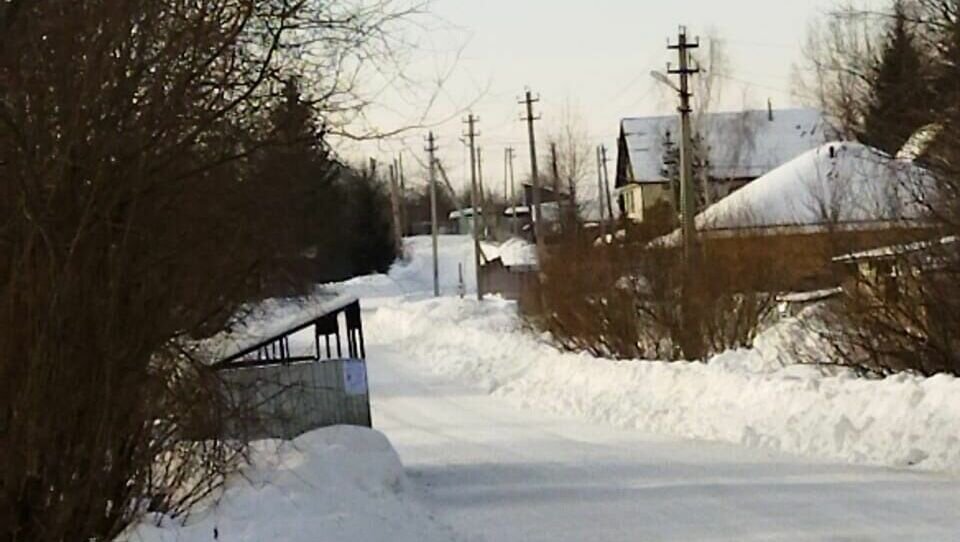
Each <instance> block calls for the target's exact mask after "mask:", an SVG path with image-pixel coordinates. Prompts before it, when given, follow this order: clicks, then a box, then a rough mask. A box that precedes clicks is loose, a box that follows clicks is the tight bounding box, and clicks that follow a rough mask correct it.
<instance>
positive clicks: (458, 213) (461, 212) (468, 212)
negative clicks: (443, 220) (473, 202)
mask: <svg viewBox="0 0 960 542" xmlns="http://www.w3.org/2000/svg"><path fill="white" fill-rule="evenodd" d="M473 214H474V211H473V207H466V208H464V209H457V210H455V211H450V215H449V219H450V220H458V219H460V218H470V217H472V216H473ZM478 214H481V215H482V214H483V209H480V212H479V213H478Z"/></svg>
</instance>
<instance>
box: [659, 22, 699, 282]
mask: <svg viewBox="0 0 960 542" xmlns="http://www.w3.org/2000/svg"><path fill="white" fill-rule="evenodd" d="M698 47H700V42H699V40H697V41H696V42H693V43H690V42H688V41H687V29H686V27H683V26H681V27H680V32H679V36H678V39H677V43H676V45H668V48H669V49H672V50H676V51H677V53H678V54H679V56H680V67H679V69H671V68H670V67H669V65H668V66H667V72H668V73H670V74H673V75H679V76H680V107H679V109H678V110H679V112H680V139H681V143H680V215H681V218H682V234H683V258H684V261H685V262H687V265H689V263H690V261H691V258H692V257H693V243H694V237H695V236H696V223H695V221H694V214H695V213H696V204H695V200H694V189H693V144H692V141H691V140H692V136H693V135H692V133H691V130H690V113H691V111H692V109H691V108H690V97H691V94H690V76H691V75H693V74H696V73H700V69H699V68H691V67H690V50H691V49H697V48H698Z"/></svg>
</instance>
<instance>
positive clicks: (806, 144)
mask: <svg viewBox="0 0 960 542" xmlns="http://www.w3.org/2000/svg"><path fill="white" fill-rule="evenodd" d="M769 114H770V113H769V111H767V110H762V111H740V112H728V113H709V114H706V115H703V117H701V119H700V120H699V122H698V124H699V126H694V131H695V132H696V133H697V134H702V135H703V137H704V138H705V140H706V145H707V147H708V153H709V160H710V174H711V176H712V177H714V178H718V179H743V178H756V177H759V176H761V175H763V174H765V173H767V172H769V171H771V170H772V169H774V168H776V167H777V166H779V165H781V164H783V163H785V162H787V161H788V160H791V159H793V158H795V157H796V156H798V155H800V154H802V153H803V152H804V151H807V150H810V149H812V148H815V147H817V146H819V145H821V144H823V143H825V142H826V141H827V140H828V136H827V135H826V133H825V132H826V130H827V125H826V123H825V122H824V121H823V116H822V115H821V114H820V112H819V111H817V110H815V109H782V110H775V111H773V120H772V121H771V120H770V118H769ZM620 128H621V131H622V133H623V135H624V138H625V140H626V145H627V150H628V152H629V157H630V164H631V166H632V175H633V178H632V180H633V181H635V182H640V183H644V182H665V181H666V180H667V179H666V177H664V175H663V159H664V154H665V151H664V143H665V141H666V139H667V137H668V135H667V134H669V138H670V140H672V141H673V142H674V143H675V144H676V143H678V142H679V141H680V137H679V136H680V120H679V118H678V117H677V115H670V116H662V117H644V118H627V119H623V120H622V121H621V124H620ZM618 181H620V180H619V179H618Z"/></svg>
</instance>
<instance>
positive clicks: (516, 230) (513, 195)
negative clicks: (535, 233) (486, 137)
mask: <svg viewBox="0 0 960 542" xmlns="http://www.w3.org/2000/svg"><path fill="white" fill-rule="evenodd" d="M513 153H514V149H513V147H507V156H508V158H507V162H508V163H509V164H510V205H511V206H512V207H513V235H515V236H519V235H520V221H519V220H518V219H517V203H518V202H517V187H516V184H515V182H514V176H513Z"/></svg>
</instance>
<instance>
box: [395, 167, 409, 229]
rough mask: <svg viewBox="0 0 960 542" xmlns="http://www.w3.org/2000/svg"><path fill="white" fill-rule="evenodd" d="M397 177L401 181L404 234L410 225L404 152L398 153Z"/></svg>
mask: <svg viewBox="0 0 960 542" xmlns="http://www.w3.org/2000/svg"><path fill="white" fill-rule="evenodd" d="M397 179H398V180H399V181H400V227H401V228H402V230H401V231H402V232H403V234H404V235H406V233H407V229H408V228H409V227H410V223H409V221H408V218H407V179H406V176H405V175H404V174H403V153H402V152H401V153H399V154H398V155H397Z"/></svg>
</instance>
